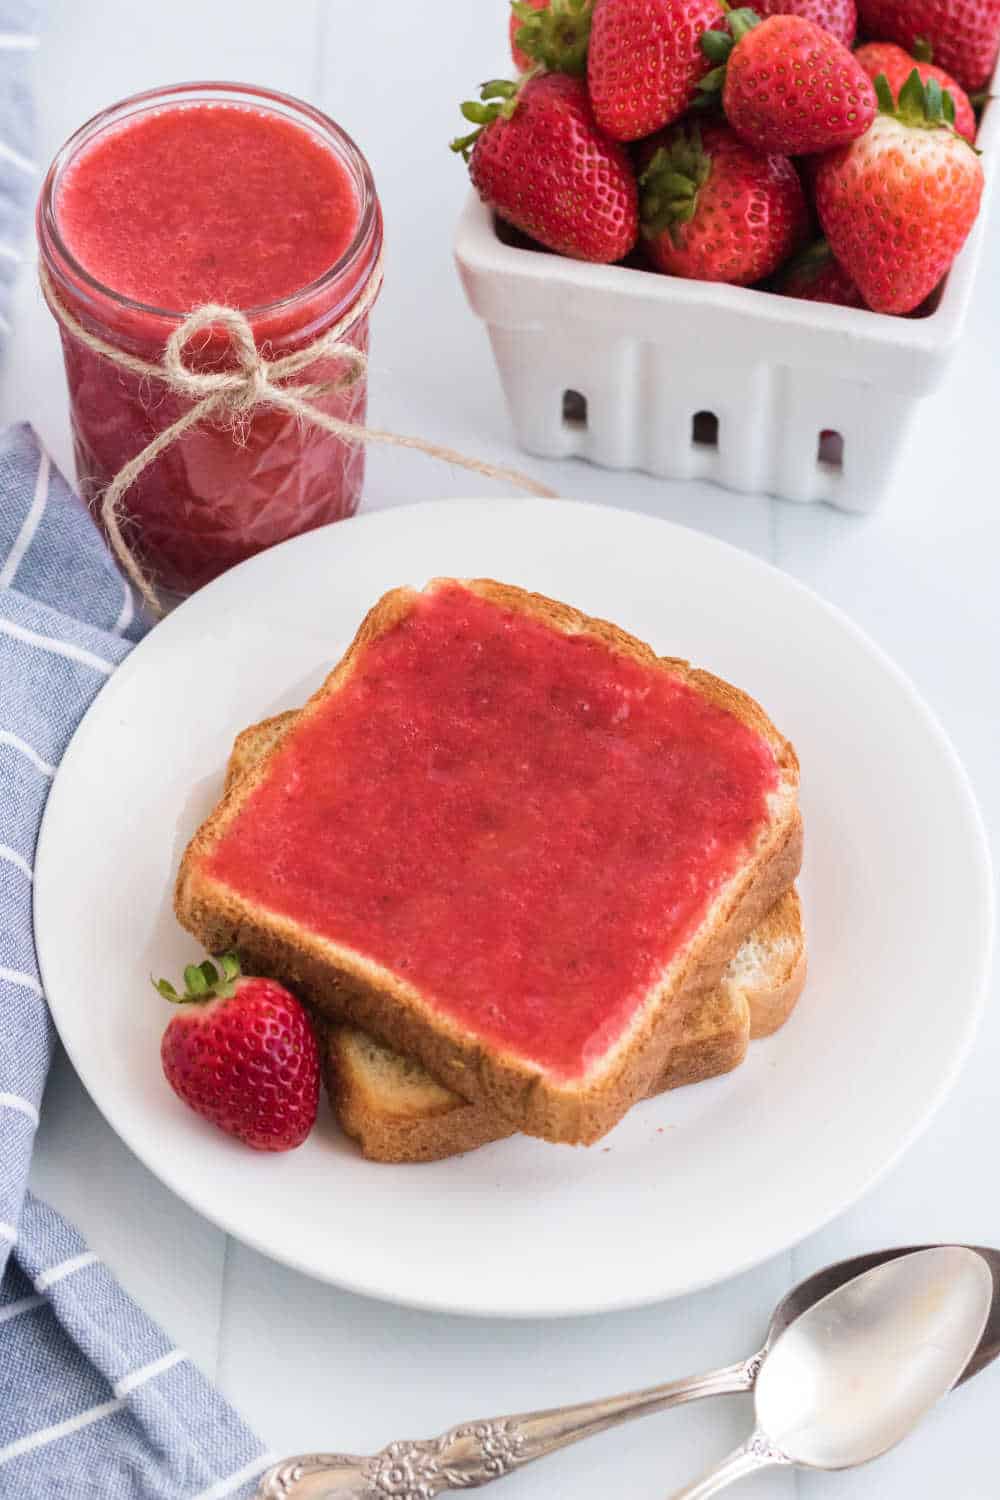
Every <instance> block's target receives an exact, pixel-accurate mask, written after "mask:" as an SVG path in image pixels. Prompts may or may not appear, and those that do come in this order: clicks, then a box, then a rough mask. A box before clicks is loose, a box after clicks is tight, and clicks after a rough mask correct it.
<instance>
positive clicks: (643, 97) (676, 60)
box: [587, 0, 725, 141]
mask: <svg viewBox="0 0 1000 1500" xmlns="http://www.w3.org/2000/svg"><path fill="white" fill-rule="evenodd" d="M724 8H725V7H724V6H723V5H722V4H721V3H720V0H597V3H596V5H595V6H594V14H593V20H592V22H591V28H590V53H589V57H588V60H587V82H588V85H589V88H590V98H591V102H592V103H593V106H594V118H595V119H596V120H597V123H598V125H600V127H601V129H602V130H605V131H607V133H608V135H610V136H612V137H613V138H614V139H615V140H616V141H638V140H641V139H642V137H643V136H647V135H652V134H653V131H654V130H659V129H661V127H662V126H664V125H670V124H671V123H672V122H673V121H674V120H677V119H679V118H680V116H681V115H682V114H684V112H685V110H686V109H688V107H689V106H690V105H691V104H692V103H693V102H694V100H695V98H696V96H697V92H698V84H699V83H700V81H701V79H702V78H703V77H704V76H705V74H706V73H707V72H708V69H709V64H708V62H707V61H706V59H705V57H704V55H703V53H702V52H701V49H700V47H699V39H700V37H701V34H702V32H703V31H705V30H706V28H708V27H711V26H719V25H721V24H722V19H723V11H724Z"/></svg>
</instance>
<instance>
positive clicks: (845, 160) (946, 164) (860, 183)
mask: <svg viewBox="0 0 1000 1500" xmlns="http://www.w3.org/2000/svg"><path fill="white" fill-rule="evenodd" d="M876 88H877V89H878V95H879V104H880V108H881V113H880V114H879V115H878V118H877V119H876V120H875V123H874V124H873V125H872V127H871V129H870V130H869V131H868V133H867V134H866V135H864V136H862V138H861V139H860V140H858V141H853V142H852V143H851V144H850V145H849V146H845V147H843V148H842V149H841V150H839V151H833V152H831V153H830V155H829V156H825V157H824V158H823V160H822V161H821V162H820V164H819V168H818V170H817V173H816V208H817V212H818V213H819V218H820V223H821V224H822V226H823V231H824V233H825V234H826V237H827V239H828V240H829V242H830V248H831V249H832V251H833V253H834V255H835V256H836V257H837V259H838V260H839V261H840V263H841V264H842V265H843V267H844V269H845V270H846V271H847V272H848V273H849V275H851V276H852V277H853V278H854V280H855V281H856V282H857V285H858V288H859V290H860V292H861V295H862V296H863V297H864V299H865V301H866V302H867V304H868V306H869V307H871V308H873V309H874V310H875V311H876V312H885V313H908V312H911V311H912V310H913V309H914V308H915V307H917V306H919V304H920V303H921V302H922V301H923V300H924V298H925V297H926V296H927V295H928V294H929V293H930V292H932V291H933V290H934V288H935V287H936V286H937V284H938V282H939V281H940V280H941V278H942V277H943V276H944V275H945V273H946V272H947V270H948V268H949V266H950V265H951V263H952V261H953V260H954V259H955V257H956V255H957V254H958V252H959V251H960V250H961V248H962V246H963V245H964V244H965V241H966V238H967V237H968V234H969V231H970V229H971V228H972V226H973V224H974V222H975V219H976V215H977V214H978V212H979V204H980V200H981V198H982V192H983V168H982V164H981V163H980V160H979V157H978V156H977V154H976V151H975V148H974V147H972V146H970V145H969V143H968V142H967V141H964V140H963V139H962V137H961V136H960V135H957V134H956V133H955V131H954V129H953V128H952V127H951V126H950V125H949V124H948V122H947V115H948V114H949V113H952V111H951V110H949V104H950V99H949V96H948V95H947V94H944V95H942V92H941V87H940V84H939V83H938V82H937V80H936V79H934V78H931V79H929V80H928V82H927V83H926V84H925V83H922V82H921V79H920V75H919V73H918V72H917V71H916V69H914V70H913V72H912V73H911V75H910V77H909V78H908V79H907V81H906V83H905V84H904V85H903V87H902V88H901V89H900V91H899V100H898V103H897V101H895V100H894V99H893V96H892V91H891V89H890V88H889V85H888V83H887V81H886V80H885V78H884V77H881V76H880V77H879V78H878V79H877V80H876Z"/></svg>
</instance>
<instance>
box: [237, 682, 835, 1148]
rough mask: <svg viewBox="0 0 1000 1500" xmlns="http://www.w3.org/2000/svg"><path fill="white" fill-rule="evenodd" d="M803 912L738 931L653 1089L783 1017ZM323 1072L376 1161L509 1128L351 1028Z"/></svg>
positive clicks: (801, 949)
mask: <svg viewBox="0 0 1000 1500" xmlns="http://www.w3.org/2000/svg"><path fill="white" fill-rule="evenodd" d="M295 715H296V711H295V710H294V709H293V710H289V711H288V712H286V713H283V714H278V715H276V716H274V717H273V718H270V719H264V720H262V721H261V723H259V724H253V725H251V726H250V728H249V729H245V730H243V732H242V733H241V734H239V735H238V736H237V738H236V741H235V743H234V744H233V748H232V751H231V753H230V757H229V761H228V763H227V765H226V776H225V788H226V790H227V791H229V790H230V788H231V787H233V786H234V785H235V784H236V782H237V781H239V779H240V778H241V777H242V776H245V775H246V774H247V772H248V771H250V770H251V769H252V767H253V766H254V765H255V764H256V763H257V761H258V760H260V759H261V757H262V756H263V755H265V754H266V753H267V752H268V751H269V750H270V749H271V748H272V747H273V746H274V745H275V744H276V743H277V742H278V740H279V738H280V737H281V735H282V734H283V733H284V732H285V731H286V730H287V729H289V728H290V727H291V725H292V723H293V722H294V720H295ZM805 974H806V948H805V934H804V931H803V926H802V911H801V907H800V904H799V898H798V894H797V892H796V891H795V890H794V888H792V889H791V890H789V891H786V892H785V894H784V895H783V896H781V897H779V899H778V900H777V901H776V902H775V904H774V906H773V907H772V909H771V911H770V912H768V913H767V915H766V916H765V917H764V919H763V920H762V921H761V922H760V923H759V924H758V925H757V927H755V928H754V930H753V932H752V933H750V935H749V936H748V937H747V938H745V939H744V941H743V943H742V944H741V945H740V947H739V949H738V950H737V952H736V954H735V955H734V957H733V958H732V959H731V960H730V962H729V965H728V967H727V969H726V971H725V974H724V976H723V979H722V980H721V981H720V982H718V983H717V984H715V985H714V986H706V989H705V992H704V993H703V994H699V995H698V997H697V998H696V999H695V1000H694V1002H693V1003H692V1006H691V1009H690V1011H689V1014H688V1016H687V1018H686V1020H685V1023H684V1029H683V1032H682V1034H681V1036H680V1038H679V1039H678V1040H677V1041H676V1042H675V1043H674V1046H673V1048H672V1049H671V1052H670V1055H669V1057H668V1059H667V1065H666V1068H665V1070H664V1073H663V1076H662V1077H661V1078H660V1079H658V1080H657V1083H656V1086H655V1087H654V1089H653V1090H652V1093H662V1092H664V1091H666V1090H668V1089H674V1088H680V1087H682V1086H683V1085H686V1084H692V1083H700V1082H702V1081H703V1080H705V1079H708V1078H714V1077H716V1076H717V1075H719V1074H721V1073H728V1072H729V1071H731V1069H733V1068H735V1067H737V1066H738V1065H739V1064H740V1063H741V1062H742V1061H743V1058H744V1056H745V1054H746V1050H747V1044H748V1041H749V1039H750V1038H751V1037H760V1036H769V1035H770V1034H771V1032H773V1031H775V1030H777V1028H778V1027H779V1026H780V1025H782V1024H783V1023H784V1021H785V1020H787V1018H788V1016H789V1015H790V1014H791V1011H792V1009H793V1007H794V1005H795V1002H796V1001H797V1000H798V998H799V995H800V994H801V992H802V987H803V985H804V983H805ZM325 1032H326V1035H325V1042H324V1045H323V1049H322V1056H323V1071H324V1078H325V1082H326V1088H327V1093H328V1095H329V1098H330V1104H331V1107H332V1109H333V1111H334V1114H335V1115H336V1116H337V1119H338V1120H339V1122H340V1124H341V1126H342V1127H343V1129H344V1131H345V1132H346V1133H347V1134H348V1135H350V1136H352V1137H353V1138H354V1139H355V1140H356V1141H357V1142H358V1143H359V1145H360V1146H361V1149H362V1151H363V1152H364V1154H365V1156H367V1157H368V1158H369V1160H371V1161H380V1162H396V1163H402V1162H427V1161H441V1160H443V1159H444V1158H446V1157H449V1156H456V1155H459V1154H461V1153H463V1152H466V1151H473V1150H475V1149H476V1148H477V1147H478V1146H483V1145H486V1144H488V1143H489V1142H490V1141H497V1140H502V1139H504V1138H505V1137H506V1136H509V1135H511V1134H513V1133H514V1131H513V1127H512V1126H511V1125H510V1124H509V1123H508V1122H507V1121H505V1120H503V1119H501V1118H500V1117H499V1116H497V1115H495V1114H493V1113H492V1112H491V1111H490V1110H488V1109H483V1108H481V1107H480V1106H478V1105H475V1104H469V1103H468V1101H467V1100H465V1099H462V1098H461V1097H460V1096H459V1095H457V1094H455V1093H453V1092H452V1091H451V1090H450V1089H447V1088H445V1087H444V1086H443V1085H441V1084H439V1083H437V1082H435V1080H434V1079H433V1078H432V1077H431V1076H430V1074H429V1073H428V1072H427V1070H426V1069H425V1068H424V1067H422V1065H421V1064H420V1063H418V1062H415V1061H413V1060H412V1059H410V1058H406V1057H403V1056H402V1055H401V1054H400V1053H398V1052H393V1051H392V1050H391V1048H389V1047H386V1046H384V1045H383V1044H382V1043H381V1042H377V1041H375V1039H374V1038H373V1037H371V1036H369V1035H368V1034H367V1033H366V1032H364V1031H360V1030H358V1028H357V1027H354V1026H343V1025H330V1026H329V1027H327V1028H325Z"/></svg>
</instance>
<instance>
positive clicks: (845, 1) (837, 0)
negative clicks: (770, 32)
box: [753, 0, 858, 47]
mask: <svg viewBox="0 0 1000 1500" xmlns="http://www.w3.org/2000/svg"><path fill="white" fill-rule="evenodd" d="M753 8H754V10H755V11H756V12H757V14H758V15H760V16H761V17H764V16H804V17H805V19H806V20H807V21H815V22H816V25H817V26H822V27H823V29H824V31H829V32H831V33H832V35H833V36H835V37H836V38H837V41H838V42H843V44H844V46H845V47H850V46H852V45H853V42H854V38H855V37H856V36H857V32H858V7H857V0H754V7H753Z"/></svg>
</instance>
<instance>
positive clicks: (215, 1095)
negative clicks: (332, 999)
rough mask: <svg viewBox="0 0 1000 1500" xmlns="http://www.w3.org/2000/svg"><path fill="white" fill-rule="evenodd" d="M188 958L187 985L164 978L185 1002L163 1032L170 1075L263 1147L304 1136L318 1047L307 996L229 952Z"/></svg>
mask: <svg viewBox="0 0 1000 1500" xmlns="http://www.w3.org/2000/svg"><path fill="white" fill-rule="evenodd" d="M220 964H221V973H220V971H219V969H217V968H216V966H215V964H213V963H210V962H208V961H206V962H205V963H203V964H189V965H188V967H187V968H186V969H185V970H184V983H185V986H186V988H185V991H184V994H183V995H179V994H178V993H177V991H176V990H175V989H174V987H173V985H172V984H170V983H168V981H167V980H166V979H161V980H160V981H159V982H158V983H157V985H156V988H157V990H158V991H159V993H160V994H161V995H163V996H164V998H165V999H167V1000H170V1001H172V1002H173V1003H174V1004H175V1005H182V1006H183V1007H184V1009H183V1010H181V1011H180V1013H179V1014H178V1015H176V1016H174V1017H173V1019H172V1020H171V1021H170V1023H169V1024H168V1026H167V1029H166V1031H165V1032H164V1033H163V1041H162V1042H161V1044H160V1057H161V1060H162V1063H163V1071H164V1073H165V1074H166V1077H167V1082H168V1083H169V1084H170V1087H171V1088H172V1089H173V1091H174V1093H175V1094H178V1095H179V1096H180V1098H181V1099H183V1100H184V1102H185V1104H189V1105H190V1106H191V1108H192V1109H193V1110H195V1112H196V1113H197V1114H199V1115H202V1116H203V1117H204V1118H205V1119H206V1120H211V1122H212V1124H213V1125H218V1127H219V1129H220V1130H225V1131H226V1132H227V1134H229V1135H235V1136H236V1137H237V1139H239V1140H241V1141H245V1142H246V1144H247V1145H248V1146H252V1147H253V1148H254V1150H256V1151H290V1150H291V1149H292V1148H293V1147H294V1146H301V1144H302V1142H303V1141H304V1140H305V1138H306V1136H307V1135H308V1134H309V1132H310V1130H311V1129H312V1127H313V1125H314V1124H315V1121H316V1108H317V1105H318V1102H319V1054H318V1051H317V1047H316V1038H315V1036H314V1035H313V1030H312V1027H311V1026H310V1024H309V1019H308V1017H307V1016H306V1013H305V1011H304V1010H303V1008H302V1006H301V1005H300V1004H299V1002H298V1000H296V998H295V996H294V995H292V994H289V992H288V990H286V989H285V987H284V985H283V984H278V983H276V981H275V980H273V979H251V978H248V977H244V976H242V975H241V974H240V965H239V960H238V959H237V958H236V956H235V954H232V953H227V954H226V956H225V957H224V958H222V959H220Z"/></svg>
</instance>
